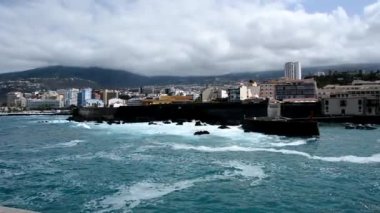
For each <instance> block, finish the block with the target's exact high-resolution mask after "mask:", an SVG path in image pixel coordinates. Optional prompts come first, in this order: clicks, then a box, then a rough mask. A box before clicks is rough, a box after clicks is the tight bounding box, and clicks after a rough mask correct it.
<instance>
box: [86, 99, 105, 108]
mask: <svg viewBox="0 0 380 213" xmlns="http://www.w3.org/2000/svg"><path fill="white" fill-rule="evenodd" d="M84 107H104V102H103V101H102V100H99V99H87V100H86V102H85V105H84Z"/></svg>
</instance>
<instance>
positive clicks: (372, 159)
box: [170, 144, 380, 164]
mask: <svg viewBox="0 0 380 213" xmlns="http://www.w3.org/2000/svg"><path fill="white" fill-rule="evenodd" d="M170 146H171V147H172V149H174V150H195V151H200V152H272V153H281V154H285V155H298V156H302V157H306V158H308V159H313V160H321V161H327V162H349V163H359V164H365V163H380V153H377V154H374V155H372V156H369V157H359V156H354V155H347V156H339V157H321V156H313V155H310V154H308V153H306V152H300V151H296V150H287V149H274V148H252V147H241V146H226V147H208V146H192V145H185V144H171V145H170Z"/></svg>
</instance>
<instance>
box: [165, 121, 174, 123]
mask: <svg viewBox="0 0 380 213" xmlns="http://www.w3.org/2000/svg"><path fill="white" fill-rule="evenodd" d="M171 123H172V122H170V121H164V124H171Z"/></svg>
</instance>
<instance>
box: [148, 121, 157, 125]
mask: <svg viewBox="0 0 380 213" xmlns="http://www.w3.org/2000/svg"><path fill="white" fill-rule="evenodd" d="M148 125H157V123H155V122H153V121H149V123H148Z"/></svg>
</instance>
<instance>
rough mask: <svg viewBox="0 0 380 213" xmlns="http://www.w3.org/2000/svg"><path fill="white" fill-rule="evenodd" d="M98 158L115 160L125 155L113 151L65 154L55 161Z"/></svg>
mask: <svg viewBox="0 0 380 213" xmlns="http://www.w3.org/2000/svg"><path fill="white" fill-rule="evenodd" d="M96 158H102V159H108V160H114V161H121V160H123V157H121V156H119V155H117V154H115V153H112V152H103V151H101V152H96V153H87V154H83V155H68V156H63V157H59V158H56V159H54V161H65V160H78V159H79V160H93V159H96Z"/></svg>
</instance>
